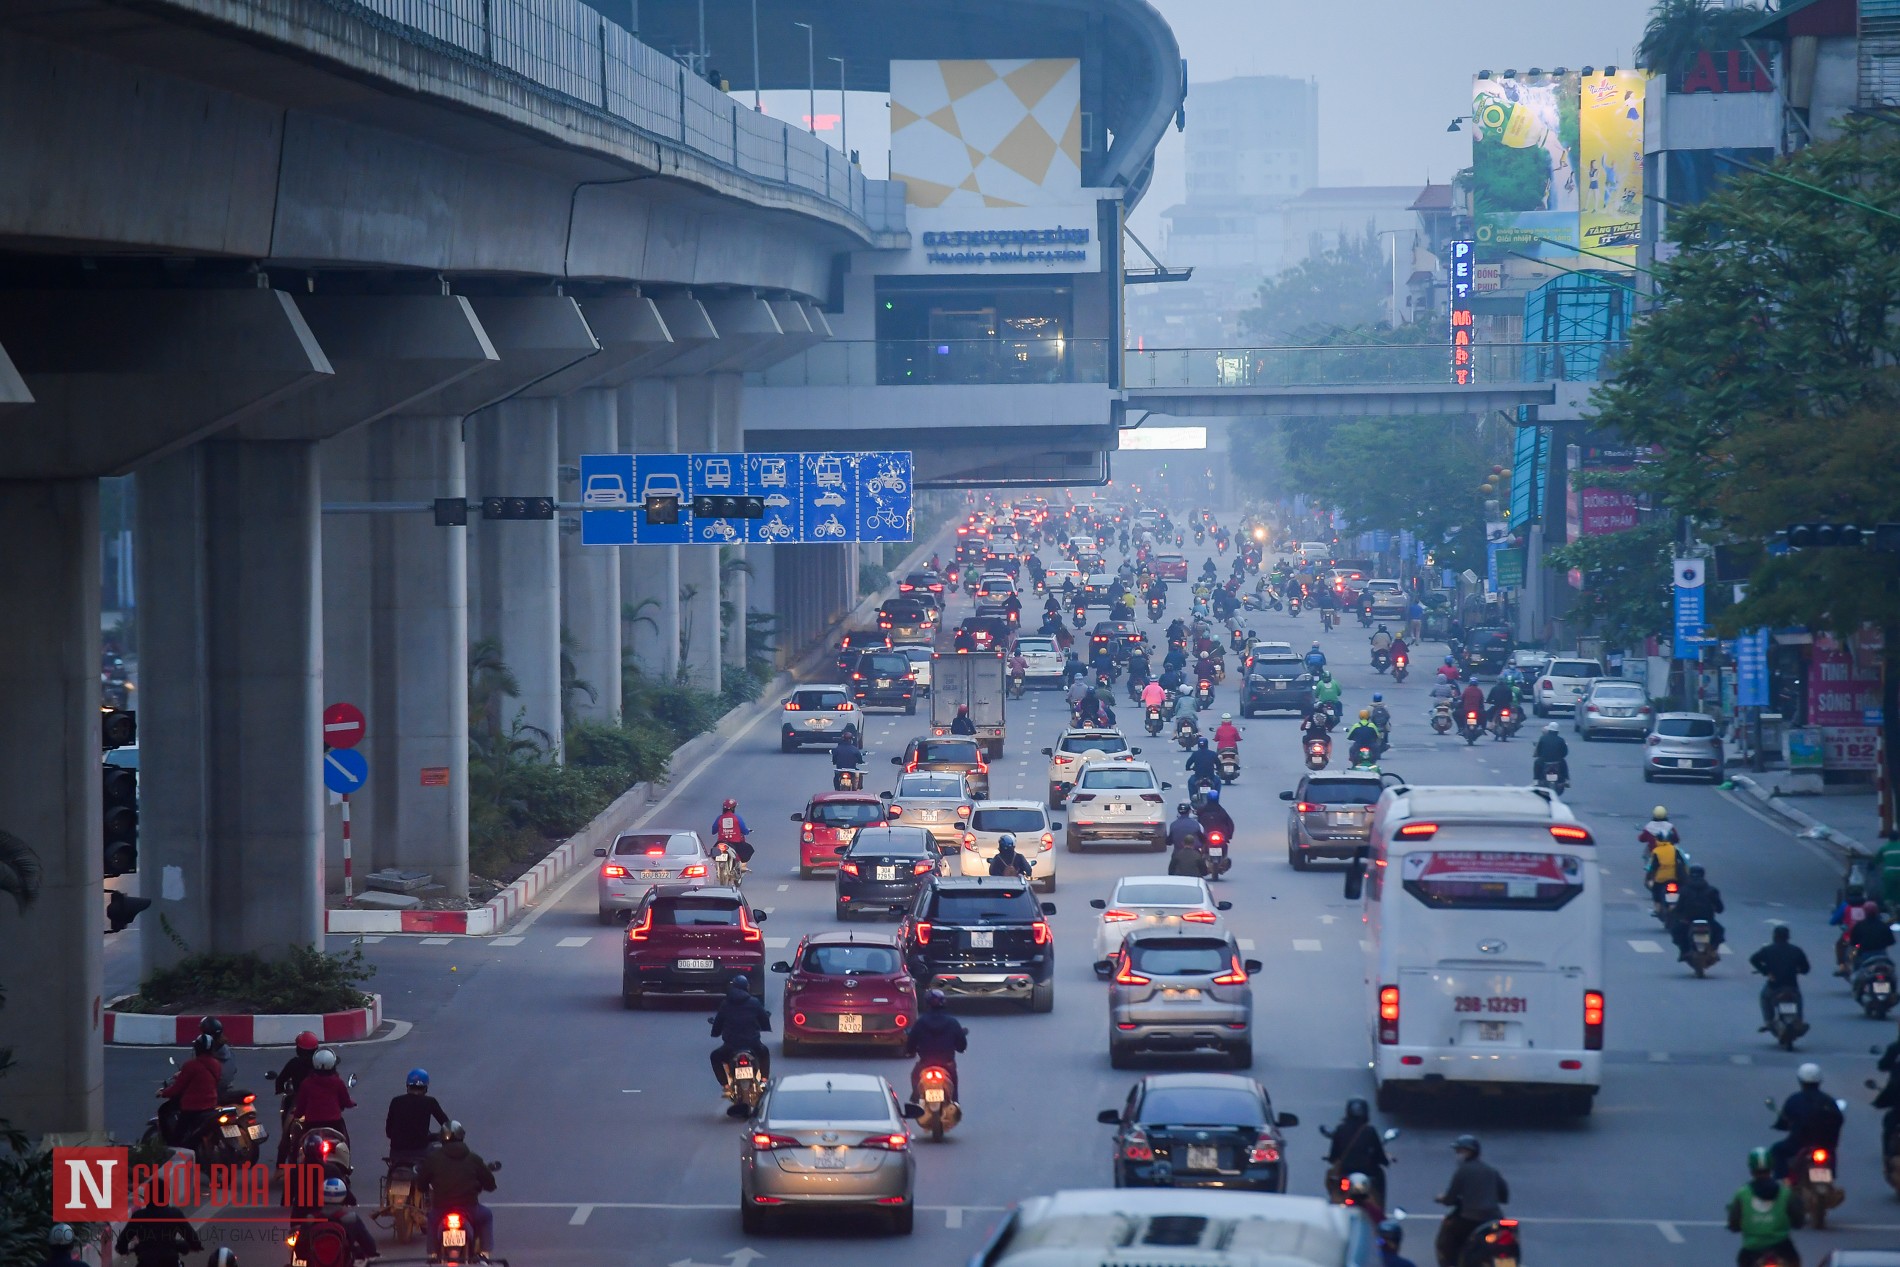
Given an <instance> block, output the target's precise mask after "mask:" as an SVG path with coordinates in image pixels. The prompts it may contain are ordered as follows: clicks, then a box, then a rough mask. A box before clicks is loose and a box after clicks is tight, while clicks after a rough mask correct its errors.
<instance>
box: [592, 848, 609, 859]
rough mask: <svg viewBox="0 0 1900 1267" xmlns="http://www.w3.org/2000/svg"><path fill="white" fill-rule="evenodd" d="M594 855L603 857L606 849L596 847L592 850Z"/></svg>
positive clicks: (605, 854)
mask: <svg viewBox="0 0 1900 1267" xmlns="http://www.w3.org/2000/svg"><path fill="white" fill-rule="evenodd" d="M594 856H595V857H596V858H605V857H606V856H607V851H606V850H605V849H596V850H594Z"/></svg>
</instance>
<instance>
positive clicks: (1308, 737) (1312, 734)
mask: <svg viewBox="0 0 1900 1267" xmlns="http://www.w3.org/2000/svg"><path fill="white" fill-rule="evenodd" d="M1315 739H1318V740H1320V741H1321V742H1323V743H1325V744H1326V746H1327V747H1329V748H1330V747H1331V746H1332V742H1333V739H1332V734H1331V732H1329V731H1328V730H1327V729H1326V719H1325V718H1324V717H1321V716H1320V715H1319V714H1318V713H1317V712H1313V713H1309V714H1307V717H1306V721H1305V723H1304V729H1303V730H1301V732H1300V747H1301V748H1305V747H1306V745H1307V744H1309V743H1312V742H1313V741H1314V740H1315Z"/></svg>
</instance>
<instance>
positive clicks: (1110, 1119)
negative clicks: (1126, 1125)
mask: <svg viewBox="0 0 1900 1267" xmlns="http://www.w3.org/2000/svg"><path fill="white" fill-rule="evenodd" d="M1095 1120H1096V1121H1098V1122H1100V1123H1101V1124H1102V1125H1103V1126H1120V1125H1121V1124H1122V1115H1121V1110H1120V1109H1103V1110H1102V1111H1101V1112H1100V1113H1097V1114H1096V1115H1095Z"/></svg>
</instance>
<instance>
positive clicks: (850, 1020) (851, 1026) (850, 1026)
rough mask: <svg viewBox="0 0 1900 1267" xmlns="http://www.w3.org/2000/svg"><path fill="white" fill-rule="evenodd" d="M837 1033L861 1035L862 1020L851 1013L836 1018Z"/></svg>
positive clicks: (862, 1028) (862, 1029)
mask: <svg viewBox="0 0 1900 1267" xmlns="http://www.w3.org/2000/svg"><path fill="white" fill-rule="evenodd" d="M838 1032H839V1033H840V1034H862V1033H863V1032H864V1018H863V1017H862V1016H859V1015H857V1014H856V1013H853V1012H845V1013H843V1014H841V1015H840V1016H839V1017H838Z"/></svg>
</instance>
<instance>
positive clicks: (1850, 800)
mask: <svg viewBox="0 0 1900 1267" xmlns="http://www.w3.org/2000/svg"><path fill="white" fill-rule="evenodd" d="M1731 769H1732V767H1731ZM1729 778H1730V781H1731V782H1733V783H1734V784H1735V787H1736V790H1737V791H1740V792H1743V793H1746V794H1747V795H1748V796H1751V797H1753V798H1754V799H1755V801H1756V803H1757V804H1759V805H1761V806H1762V807H1763V808H1765V809H1767V810H1768V811H1769V812H1770V813H1772V814H1774V815H1775V816H1776V817H1778V818H1781V819H1782V820H1784V821H1785V822H1787V823H1790V824H1791V825H1792V826H1793V827H1794V829H1795V830H1796V832H1798V833H1799V834H1800V835H1802V836H1805V837H1807V838H1808V839H1810V840H1817V841H1821V842H1822V843H1824V844H1829V845H1832V846H1834V847H1835V848H1837V849H1840V850H1841V851H1842V852H1843V853H1845V854H1860V855H1862V856H1865V857H1871V856H1872V855H1874V854H1875V853H1877V852H1879V849H1880V846H1881V843H1882V842H1881V837H1880V807H1879V800H1878V798H1877V797H1875V796H1874V794H1873V791H1872V789H1870V788H1866V789H1864V788H1861V787H1852V788H1841V789H1840V790H1839V791H1835V790H1832V789H1830V790H1828V791H1826V792H1824V793H1823V794H1822V795H1820V796H1782V795H1781V794H1780V792H1781V787H1782V785H1785V784H1786V783H1787V782H1788V777H1787V771H1785V770H1764V771H1762V772H1761V773H1759V774H1734V773H1731V774H1730V776H1729Z"/></svg>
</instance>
